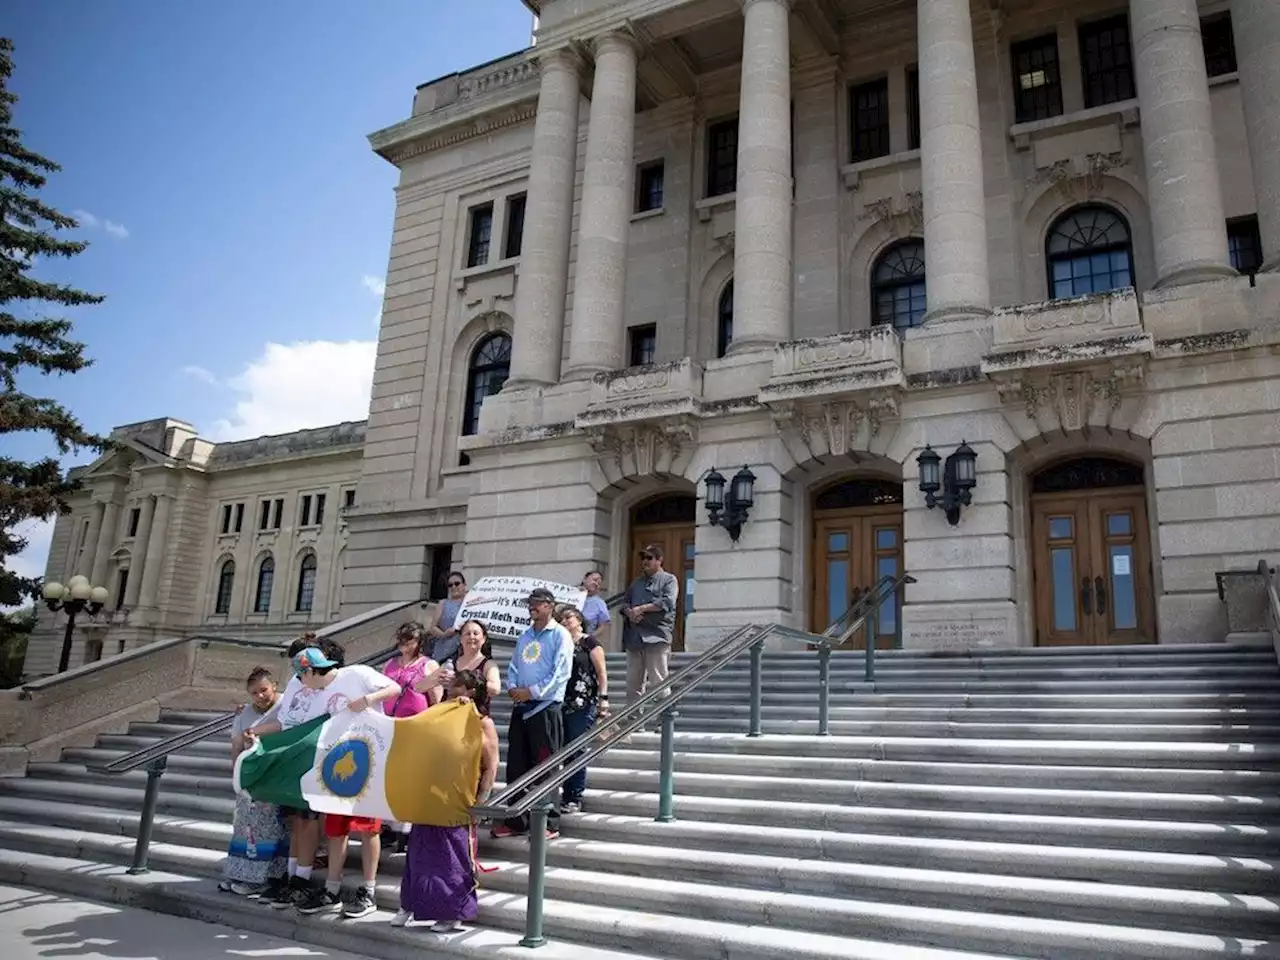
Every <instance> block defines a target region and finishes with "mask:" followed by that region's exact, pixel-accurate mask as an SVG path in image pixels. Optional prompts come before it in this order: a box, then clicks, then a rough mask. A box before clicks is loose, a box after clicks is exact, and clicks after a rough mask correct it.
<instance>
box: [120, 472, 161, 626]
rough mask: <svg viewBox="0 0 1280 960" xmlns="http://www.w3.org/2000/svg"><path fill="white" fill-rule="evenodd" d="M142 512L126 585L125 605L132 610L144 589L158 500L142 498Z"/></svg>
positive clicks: (130, 557) (139, 517)
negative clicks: (148, 550) (144, 576)
mask: <svg viewBox="0 0 1280 960" xmlns="http://www.w3.org/2000/svg"><path fill="white" fill-rule="evenodd" d="M141 509H142V513H141V514H139V516H138V532H137V534H135V535H134V538H133V550H132V551H131V553H130V556H129V582H128V583H126V584H125V585H124V605H125V607H127V608H128V609H130V610H132V609H133V608H134V607H136V606H137V605H138V594H139V593H141V591H142V575H143V574H144V573H145V572H146V569H147V545H148V542H149V541H150V539H151V521H152V520H153V519H155V513H156V502H155V500H154V499H153V498H151V497H144V498H143V500H142V508H141Z"/></svg>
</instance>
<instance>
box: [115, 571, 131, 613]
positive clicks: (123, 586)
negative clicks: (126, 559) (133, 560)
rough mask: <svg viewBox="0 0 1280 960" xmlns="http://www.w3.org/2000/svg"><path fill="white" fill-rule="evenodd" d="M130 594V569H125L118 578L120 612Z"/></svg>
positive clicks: (117, 607) (117, 588) (117, 598)
mask: <svg viewBox="0 0 1280 960" xmlns="http://www.w3.org/2000/svg"><path fill="white" fill-rule="evenodd" d="M128 592H129V568H128V567H125V568H124V569H123V570H121V571H120V573H119V575H118V576H117V577H116V606H115V609H117V610H119V609H120V608H121V607H123V606H124V598H125V594H126V593H128Z"/></svg>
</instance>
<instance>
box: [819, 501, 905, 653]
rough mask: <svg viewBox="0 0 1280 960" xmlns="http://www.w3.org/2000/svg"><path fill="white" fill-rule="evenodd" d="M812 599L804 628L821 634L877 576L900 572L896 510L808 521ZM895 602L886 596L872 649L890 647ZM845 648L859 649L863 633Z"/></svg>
mask: <svg viewBox="0 0 1280 960" xmlns="http://www.w3.org/2000/svg"><path fill="white" fill-rule="evenodd" d="M813 549H814V557H813V560H814V573H815V576H814V595H813V602H812V605H811V610H812V614H811V617H810V620H811V623H810V628H811V629H812V630H813V631H814V632H816V633H821V632H822V631H823V630H825V629H826V628H827V627H828V626H830V625H831V624H832V623H835V622H836V621H837V620H839V619H840V617H842V616H843V615H844V613H845V611H846V610H848V609H849V607H851V606H852V605H853V604H855V603H856V602H857V601H858V599H859V598H860V597H861V596H862V595H863V594H864V593H866V592H868V591H869V590H871V589H873V588H874V587H875V585H876V583H877V582H878V581H879V580H880V578H881V577H896V576H897V575H898V573H899V572H900V571H901V569H902V512H901V510H887V511H886V510H849V511H839V512H836V513H834V514H825V515H821V516H818V517H816V518H815V519H814V538H813ZM898 616H899V610H898V600H897V598H896V597H890V598H889V599H888V600H886V601H885V602H884V603H883V604H882V605H881V608H880V610H879V613H878V616H877V618H876V647H877V649H885V648H890V647H893V646H895V645H896V643H897V636H898ZM848 646H850V647H857V648H862V649H865V647H866V628H865V627H864V628H862V629H859V631H858V632H857V634H855V635H854V637H853V638H852V639H851V640H850V642H849V644H848Z"/></svg>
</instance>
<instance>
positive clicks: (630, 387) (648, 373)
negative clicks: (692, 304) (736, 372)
mask: <svg viewBox="0 0 1280 960" xmlns="http://www.w3.org/2000/svg"><path fill="white" fill-rule="evenodd" d="M701 396H702V365H701V364H699V363H697V362H695V361H693V360H690V359H688V358H685V359H684V360H676V361H673V362H671V363H658V364H653V365H650V366H647V367H628V368H627V369H625V370H612V371H609V372H606V373H599V374H596V376H595V377H593V378H592V382H591V403H590V405H589V406H588V407H587V409H586V410H584V411H583V412H582V413H581V414H580V415H579V416H578V417H577V419H576V421H575V426H577V427H578V428H579V429H581V430H591V429H593V428H596V427H601V426H606V425H613V424H624V423H632V424H635V423H648V422H651V421H658V420H663V419H665V418H670V417H696V416H698V415H699V414H700V412H701V410H700V400H699V398H700V397H701Z"/></svg>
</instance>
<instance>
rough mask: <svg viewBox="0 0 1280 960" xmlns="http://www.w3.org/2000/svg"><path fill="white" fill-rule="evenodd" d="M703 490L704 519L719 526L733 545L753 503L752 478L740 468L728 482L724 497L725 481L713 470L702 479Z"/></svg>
mask: <svg viewBox="0 0 1280 960" xmlns="http://www.w3.org/2000/svg"><path fill="white" fill-rule="evenodd" d="M702 484H703V486H704V487H705V488H706V502H707V516H708V519H710V521H711V525H712V526H713V527H723V528H724V529H725V530H726V531H727V532H728V534H729V539H730V540H732V541H734V542H735V543H737V541H738V536H739V535H740V534H741V532H742V525H743V524H744V523H746V521H747V516H748V515H749V514H750V512H751V508H752V506H754V504H755V490H756V475H755V474H754V473H752V472H751V471H750V470H748V469H747V468H746V467H743V468H742V469H741V470H739V471H738V472H737V473H736V474H734V477H733V480H732V481H731V482H730V483H729V495H728V497H727V498H726V497H725V489H724V488H725V479H724V476H723V474H721V473H720V471H718V470H716V469H715V467H712V468H711V472H710V473H708V474H707V475H706V476H705V477H703V478H702Z"/></svg>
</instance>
